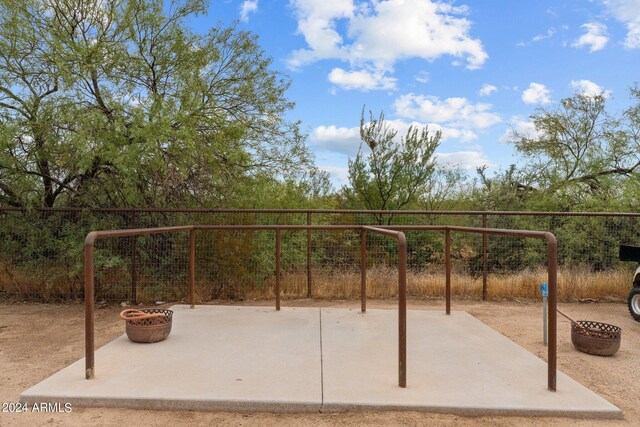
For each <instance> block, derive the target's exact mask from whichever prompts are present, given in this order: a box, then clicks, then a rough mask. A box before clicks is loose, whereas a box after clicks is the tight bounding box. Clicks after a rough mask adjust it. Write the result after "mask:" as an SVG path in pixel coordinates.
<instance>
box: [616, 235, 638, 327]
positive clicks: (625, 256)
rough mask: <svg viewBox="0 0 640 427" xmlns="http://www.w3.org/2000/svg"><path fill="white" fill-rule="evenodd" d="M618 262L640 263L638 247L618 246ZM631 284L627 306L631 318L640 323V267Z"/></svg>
mask: <svg viewBox="0 0 640 427" xmlns="http://www.w3.org/2000/svg"><path fill="white" fill-rule="evenodd" d="M620 260H621V261H636V262H640V247H638V246H627V245H620ZM632 284H633V287H632V288H631V291H630V292H629V296H628V297H627V306H628V307H629V313H631V316H632V317H633V318H634V319H635V320H637V321H638V322H640V267H638V268H636V272H635V273H634V274H633V282H632Z"/></svg>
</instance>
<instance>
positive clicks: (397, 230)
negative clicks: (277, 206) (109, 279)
mask: <svg viewBox="0 0 640 427" xmlns="http://www.w3.org/2000/svg"><path fill="white" fill-rule="evenodd" d="M195 230H248V231H255V230H354V231H356V230H366V231H371V232H375V233H379V234H383V235H386V236H389V237H395V238H397V239H398V240H405V236H404V233H402V231H447V230H450V231H462V232H468V233H479V234H495V235H503V236H514V237H525V238H534V239H546V240H548V241H549V242H552V241H553V242H555V241H556V238H555V236H554V235H553V234H552V233H550V232H548V231H535V230H508V229H500V228H481V227H460V226H449V225H387V226H382V227H372V226H367V225H184V226H177V227H157V228H134V229H123V230H101V231H92V232H90V233H89V234H87V237H86V239H85V245H93V244H94V243H95V241H96V240H98V239H102V238H110V237H134V236H144V235H150V234H162V233H171V232H176V231H195Z"/></svg>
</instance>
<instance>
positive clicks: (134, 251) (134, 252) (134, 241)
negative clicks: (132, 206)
mask: <svg viewBox="0 0 640 427" xmlns="http://www.w3.org/2000/svg"><path fill="white" fill-rule="evenodd" d="M131 225H133V227H134V228H135V227H136V225H137V220H136V212H135V211H133V212H131ZM137 303H138V238H137V237H136V236H133V237H132V238H131V304H132V305H136V304H137Z"/></svg>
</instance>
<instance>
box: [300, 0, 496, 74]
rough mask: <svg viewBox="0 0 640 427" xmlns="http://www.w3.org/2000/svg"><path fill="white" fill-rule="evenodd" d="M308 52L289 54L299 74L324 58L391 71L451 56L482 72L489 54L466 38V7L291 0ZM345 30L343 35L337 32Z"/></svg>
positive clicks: (429, 0) (381, 0)
mask: <svg viewBox="0 0 640 427" xmlns="http://www.w3.org/2000/svg"><path fill="white" fill-rule="evenodd" d="M289 3H290V5H291V7H292V8H293V9H294V13H295V16H296V19H297V22H298V33H300V34H302V35H303V36H304V38H305V41H306V43H307V47H306V48H303V49H299V50H296V51H294V52H292V53H291V55H290V57H289V59H288V66H289V67H290V68H292V69H298V68H301V67H303V66H305V65H306V64H310V63H312V62H315V61H319V60H323V59H338V60H342V61H345V62H348V63H349V64H350V66H351V67H354V68H356V69H361V68H363V67H364V66H367V67H368V68H373V69H376V70H385V71H389V70H392V69H393V65H394V64H395V62H397V61H401V60H404V59H408V58H422V59H425V60H427V61H433V60H435V59H437V58H440V57H441V56H445V55H448V56H453V57H454V58H459V59H462V60H464V61H466V64H467V68H469V69H475V68H479V67H481V66H482V65H483V64H484V62H485V61H486V60H487V58H488V55H487V53H486V52H485V50H484V47H483V46H482V42H481V41H480V40H478V39H474V38H472V37H471V36H470V34H469V32H470V29H471V22H470V21H469V20H468V19H467V18H466V15H467V13H468V10H467V8H466V7H465V6H460V7H456V6H453V5H451V4H449V3H445V2H437V1H433V0H375V1H374V0H365V1H359V2H357V5H356V4H354V0H289ZM339 28H344V30H339Z"/></svg>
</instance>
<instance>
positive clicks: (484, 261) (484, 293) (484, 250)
mask: <svg viewBox="0 0 640 427" xmlns="http://www.w3.org/2000/svg"><path fill="white" fill-rule="evenodd" d="M487 225H488V224H487V214H482V228H487ZM487 249H488V236H487V233H482V301H486V300H487V275H488V266H487V258H488V250H487Z"/></svg>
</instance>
